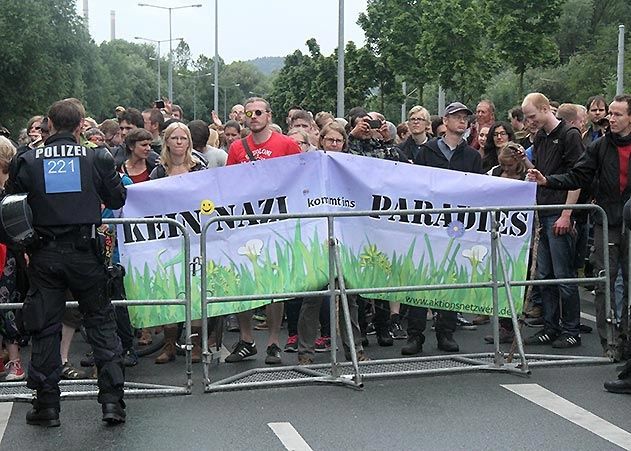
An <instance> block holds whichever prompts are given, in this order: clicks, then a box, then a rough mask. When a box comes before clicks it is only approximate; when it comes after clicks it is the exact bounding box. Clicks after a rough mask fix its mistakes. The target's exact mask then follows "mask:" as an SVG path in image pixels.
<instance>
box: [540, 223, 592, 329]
mask: <svg viewBox="0 0 631 451" xmlns="http://www.w3.org/2000/svg"><path fill="white" fill-rule="evenodd" d="M558 218H559V216H558V215H553V216H542V217H540V223H541V233H540V235H539V249H538V251H537V278H538V279H540V280H541V279H570V278H575V277H576V264H575V261H576V259H575V250H576V247H575V242H574V241H575V240H574V238H573V237H572V235H571V234H569V233H568V234H565V235H560V236H555V235H554V232H553V231H552V226H553V224H554V222H555V221H556V220H557V219H558ZM540 288H541V290H540V291H541V299H542V301H543V319H544V322H545V327H546V329H547V330H549V331H551V332H555V333H557V334H559V333H567V334H570V335H572V336H575V337H577V336H578V335H579V323H580V314H581V304H580V298H579V295H578V286H577V285H568V284H558V285H542V286H541V287H540ZM559 320H560V323H559Z"/></svg>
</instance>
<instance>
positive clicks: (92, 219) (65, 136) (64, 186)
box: [7, 133, 127, 236]
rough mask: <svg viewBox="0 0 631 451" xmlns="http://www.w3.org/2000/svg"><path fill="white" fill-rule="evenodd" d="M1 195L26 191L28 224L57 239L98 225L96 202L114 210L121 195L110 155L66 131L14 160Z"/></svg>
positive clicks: (123, 193) (121, 201) (124, 193)
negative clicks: (28, 214) (31, 213)
mask: <svg viewBox="0 0 631 451" xmlns="http://www.w3.org/2000/svg"><path fill="white" fill-rule="evenodd" d="M14 171H15V172H14V173H13V174H10V175H9V181H8V182H7V192H8V193H10V194H15V193H27V194H28V203H29V206H30V207H31V210H32V211H33V226H34V227H35V229H36V230H37V231H38V232H40V234H43V235H45V236H58V235H60V234H63V233H66V232H69V231H71V230H73V229H74V228H76V226H79V225H84V224H97V225H98V224H101V204H104V205H105V206H106V207H107V208H111V209H118V208H121V207H122V206H123V205H124V204H125V199H126V196H127V191H126V189H125V187H124V186H123V184H122V182H121V178H120V175H119V174H118V172H116V169H115V167H114V160H113V158H112V156H111V155H110V153H109V152H108V151H107V150H106V149H105V148H102V147H99V148H96V149H89V148H86V147H84V146H81V145H79V144H78V143H77V141H76V139H75V138H74V136H73V135H72V134H70V133H57V134H55V135H53V136H51V137H49V138H48V139H47V140H46V142H45V143H44V145H43V146H42V147H38V148H36V149H30V150H27V151H26V152H23V153H21V154H20V155H17V156H16V162H15V167H14Z"/></svg>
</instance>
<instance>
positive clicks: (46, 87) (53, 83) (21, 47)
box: [0, 0, 89, 135]
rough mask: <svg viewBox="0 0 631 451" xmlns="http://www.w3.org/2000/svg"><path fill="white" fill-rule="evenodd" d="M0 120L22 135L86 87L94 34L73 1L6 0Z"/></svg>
mask: <svg viewBox="0 0 631 451" xmlns="http://www.w3.org/2000/svg"><path fill="white" fill-rule="evenodd" d="M0 41H1V42H2V45H1V46H0V86H1V87H2V103H3V105H2V106H3V108H2V109H1V110H0V122H1V123H3V124H4V125H5V126H7V127H8V128H9V129H13V130H14V132H15V133H14V135H16V134H17V133H16V132H17V130H18V128H21V127H24V126H25V125H26V121H27V120H28V118H29V117H30V116H32V115H34V114H36V113H39V114H42V113H44V112H45V109H46V108H47V107H48V106H49V105H50V104H52V103H53V102H54V101H55V100H58V99H60V98H63V97H69V96H73V95H77V94H78V95H81V94H82V91H83V78H84V74H85V69H84V65H85V62H86V61H89V54H88V51H87V50H88V42H89V36H88V34H87V30H86V28H85V27H84V25H83V22H82V20H81V19H80V18H79V17H78V16H77V15H76V12H75V2H74V1H73V0H49V1H46V2H40V1H35V0H22V1H19V2H16V1H11V0H0Z"/></svg>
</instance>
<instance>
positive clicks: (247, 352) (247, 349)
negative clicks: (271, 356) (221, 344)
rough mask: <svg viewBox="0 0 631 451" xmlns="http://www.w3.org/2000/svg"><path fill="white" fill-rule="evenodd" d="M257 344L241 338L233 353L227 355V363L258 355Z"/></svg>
mask: <svg viewBox="0 0 631 451" xmlns="http://www.w3.org/2000/svg"><path fill="white" fill-rule="evenodd" d="M256 352H257V351H256V344H255V343H248V342H247V341H243V340H239V341H238V342H237V344H236V345H235V347H234V349H233V350H232V353H231V354H230V355H229V356H228V357H226V363H235V362H240V361H241V360H243V359H246V358H248V357H251V356H253V355H256Z"/></svg>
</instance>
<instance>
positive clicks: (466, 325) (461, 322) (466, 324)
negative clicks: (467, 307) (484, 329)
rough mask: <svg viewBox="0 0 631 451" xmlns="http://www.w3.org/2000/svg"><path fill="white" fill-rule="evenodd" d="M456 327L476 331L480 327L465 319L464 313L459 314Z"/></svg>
mask: <svg viewBox="0 0 631 451" xmlns="http://www.w3.org/2000/svg"><path fill="white" fill-rule="evenodd" d="M456 325H457V326H458V327H459V328H461V329H463V330H476V329H477V328H478V326H476V325H475V324H473V323H472V322H471V321H469V320H468V319H467V318H465V317H464V316H463V315H462V313H458V314H457V316H456Z"/></svg>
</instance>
